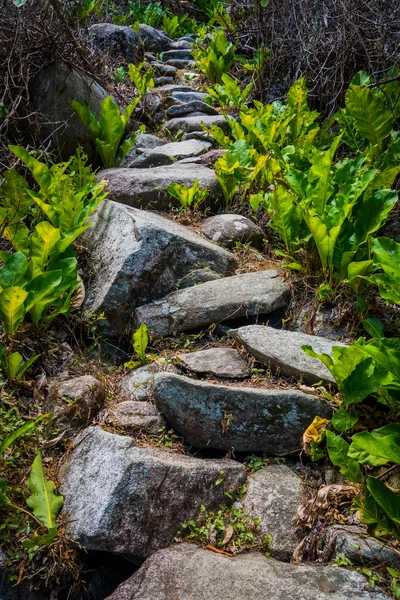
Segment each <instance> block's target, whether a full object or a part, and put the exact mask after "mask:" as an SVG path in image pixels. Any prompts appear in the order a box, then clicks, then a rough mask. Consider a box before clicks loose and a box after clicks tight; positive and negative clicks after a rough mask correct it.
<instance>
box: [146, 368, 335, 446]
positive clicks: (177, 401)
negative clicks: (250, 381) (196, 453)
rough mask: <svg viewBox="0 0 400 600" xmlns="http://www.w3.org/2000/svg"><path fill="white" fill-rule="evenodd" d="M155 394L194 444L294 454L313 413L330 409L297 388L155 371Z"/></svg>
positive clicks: (322, 413) (172, 422) (328, 413)
mask: <svg viewBox="0 0 400 600" xmlns="http://www.w3.org/2000/svg"><path fill="white" fill-rule="evenodd" d="M153 395H154V398H155V401H156V404H157V407H158V408H159V410H160V411H161V412H162V414H163V415H164V417H165V419H166V421H167V422H168V423H169V425H170V426H171V427H172V428H173V429H174V430H175V431H177V432H178V433H179V434H180V435H182V436H183V438H184V439H185V442H186V443H187V444H190V445H192V446H195V447H196V448H206V447H207V448H216V449H219V450H231V449H232V448H234V449H235V450H236V451H238V452H241V451H244V452H268V453H269V454H275V455H278V456H285V455H288V454H298V453H299V452H300V450H301V437H302V435H303V433H304V431H305V429H307V427H308V426H309V425H310V424H311V423H312V421H313V419H314V417H316V416H317V415H319V416H321V417H327V418H329V417H330V416H331V414H332V409H331V408H330V407H329V405H328V404H327V403H326V402H324V401H323V400H320V399H319V398H317V397H316V396H312V395H310V394H305V393H304V392H301V391H299V390H280V389H275V390H270V389H264V388H251V387H246V386H242V387H241V386H237V385H236V386H227V385H221V384H218V385H216V384H212V383H207V382H205V381H199V380H196V379H190V378H189V377H184V376H182V375H175V374H173V373H158V374H157V375H156V376H155V378H154V387H153Z"/></svg>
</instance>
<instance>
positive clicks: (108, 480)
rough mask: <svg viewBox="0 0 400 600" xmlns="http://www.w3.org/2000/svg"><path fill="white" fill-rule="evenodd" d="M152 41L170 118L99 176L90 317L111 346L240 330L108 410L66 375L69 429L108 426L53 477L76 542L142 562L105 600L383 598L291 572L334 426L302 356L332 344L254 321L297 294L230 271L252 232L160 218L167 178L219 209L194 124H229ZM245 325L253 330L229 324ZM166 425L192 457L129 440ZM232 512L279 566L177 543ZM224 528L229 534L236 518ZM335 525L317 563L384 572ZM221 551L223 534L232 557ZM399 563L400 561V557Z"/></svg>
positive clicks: (250, 226) (263, 276)
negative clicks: (259, 456) (242, 517)
mask: <svg viewBox="0 0 400 600" xmlns="http://www.w3.org/2000/svg"><path fill="white" fill-rule="evenodd" d="M94 27H95V28H96V31H95V32H94V33H95V34H96V35H97V39H98V40H101V39H103V40H104V38H105V36H106V34H107V31H105V29H107V28H104V27H103V29H102V26H101V25H100V26H99V25H97V26H94ZM112 27H113V28H114V29H115V27H116V26H112ZM131 31H132V30H131ZM147 31H148V30H147ZM143 32H144V33H145V31H144V30H141V32H139V34H140V35H142V39H143V35H144V33H143ZM158 33H159V34H160V35H159V36H158V37H157V35H156V34H155V33H153V32H151V35H152V36H153V37H152V39H153V38H154V40H153V42H152V43H148V44H147V48H146V49H147V54H146V59H147V60H148V61H149V62H150V64H151V65H152V66H153V67H154V68H155V70H156V75H157V84H158V87H156V88H155V90H154V91H153V92H152V94H155V95H156V96H157V98H158V99H159V104H160V106H161V109H162V110H163V111H164V115H165V119H166V120H165V124H164V130H163V132H162V134H163V137H162V138H161V137H156V136H153V135H149V134H143V135H142V136H141V137H140V138H139V140H138V142H137V144H136V145H135V147H134V148H133V149H132V150H131V152H130V153H129V155H128V156H127V157H126V159H125V161H124V165H123V167H121V168H118V169H108V170H106V171H102V172H100V173H99V177H100V178H106V179H107V180H108V181H109V186H108V189H109V191H110V195H109V200H107V201H105V202H104V203H103V204H102V205H101V206H100V207H99V209H98V211H97V213H96V214H95V215H94V218H93V221H94V226H93V227H92V228H90V229H89V230H88V231H87V232H86V233H85V236H84V245H85V247H86V248H87V262H88V264H89V265H90V276H88V277H87V279H86V285H87V292H86V301H85V310H86V311H87V312H90V313H92V312H94V311H99V312H101V313H103V314H104V320H103V321H101V322H100V325H101V328H102V332H103V334H104V336H106V338H107V339H109V340H111V341H112V343H113V344H118V342H119V340H120V339H121V336H122V334H123V333H124V332H126V331H127V329H128V330H130V331H133V330H135V329H136V327H137V326H138V325H139V324H140V323H141V322H144V323H146V325H147V326H148V329H149V331H150V333H151V335H152V339H153V340H156V339H162V338H165V337H169V336H174V335H177V334H180V333H181V332H192V331H198V330H199V329H204V328H207V327H208V326H210V325H212V324H218V323H223V324H224V325H225V326H226V327H225V329H224V331H226V330H228V329H229V328H230V327H232V330H231V331H229V334H228V337H226V338H224V340H221V343H220V344H219V345H218V344H216V345H215V346H212V347H210V348H208V349H206V350H200V351H194V352H182V349H181V350H179V351H178V352H177V353H176V356H175V358H174V360H173V362H172V364H169V363H168V362H165V364H162V361H157V364H153V365H147V366H143V367H141V368H140V369H136V370H134V371H132V372H131V373H129V374H128V375H126V376H125V377H124V379H123V380H122V382H121V384H120V388H119V392H118V394H117V396H116V398H115V401H114V402H113V404H112V405H107V404H105V400H104V390H102V389H99V386H98V382H96V380H95V381H94V382H93V381H82V379H84V378H78V379H79V381H78V380H73V382H72V387H73V388H74V389H75V390H78V392H77V393H76V395H75V396H76V404H74V406H75V407H76V406H78V407H79V411H76V410H75V412H73V414H72V413H70V414H69V417H68V419H67V420H68V430H69V432H71V428H72V429H75V431H76V430H78V429H81V427H82V424H84V423H87V422H88V420H89V419H91V418H93V416H94V415H95V414H96V412H98V411H99V410H100V409H102V411H103V412H102V413H101V414H100V415H99V418H98V421H99V422H102V423H103V427H105V429H103V428H102V427H101V426H100V425H97V426H92V427H89V428H86V429H83V430H82V429H81V431H80V433H79V435H78V436H77V437H76V438H75V441H74V449H73V451H72V453H71V454H70V456H69V458H68V461H67V462H66V464H65V465H64V467H63V469H62V471H61V474H60V479H61V483H62V484H61V491H62V493H63V495H64V497H65V506H64V509H63V514H64V516H65V517H66V518H67V520H68V523H69V525H68V528H69V531H68V533H69V534H70V535H71V536H72V537H73V538H74V539H75V540H77V541H78V542H79V543H80V544H82V546H84V547H85V548H87V549H89V550H95V551H106V552H110V553H113V554H115V555H118V556H121V557H125V558H128V559H130V560H132V561H134V562H135V563H137V564H140V563H141V562H142V561H145V562H144V564H143V566H142V567H141V568H139V569H138V571H137V572H136V573H135V574H134V575H133V576H132V577H131V578H130V579H128V580H127V581H126V582H124V583H122V584H121V586H120V587H119V588H118V589H117V590H116V591H115V592H114V593H113V594H112V596H110V597H109V598H110V600H111V599H112V600H134V599H138V600H139V599H140V600H177V599H178V598H179V600H203V599H206V598H207V600H220V599H221V598H225V599H226V600H239V599H240V600H243V599H246V600H258V599H260V600H261V598H263V599H264V598H269V599H270V600H275V599H276V600H278V599H279V600H285V599H286V598H287V599H288V600H289V599H290V600H296V599H297V600H300V599H305V598H307V599H311V598H318V599H321V600H323V599H325V598H326V599H328V598H329V599H330V600H344V599H346V600H347V598H355V599H357V600H364V599H365V600H366V599H371V600H372V599H374V600H383V599H384V598H387V596H386V595H385V594H383V593H382V592H381V591H379V589H378V588H375V589H372V588H371V587H370V586H369V584H368V581H367V579H366V578H365V577H363V576H362V575H360V574H358V573H356V572H353V571H349V570H345V569H342V568H333V567H332V566H323V565H322V564H318V563H308V564H299V565H295V564H290V562H289V561H290V560H291V557H292V554H293V552H294V551H295V550H296V548H297V547H298V545H299V543H301V541H302V539H304V537H305V535H307V534H308V533H309V532H308V531H307V530H306V529H302V530H297V528H296V519H297V516H298V514H299V513H300V512H301V511H302V510H303V509H302V508H301V506H302V504H304V502H305V501H306V500H307V490H306V488H305V487H304V482H303V478H302V477H301V476H302V474H304V468H303V467H302V465H301V463H300V460H299V457H300V452H301V438H302V434H303V432H304V430H305V429H306V428H307V427H308V425H310V423H311V422H312V421H313V419H314V417H315V416H317V415H318V416H321V417H325V418H330V416H331V414H332V411H331V408H330V406H329V404H328V403H327V402H326V401H325V400H324V399H322V398H320V397H318V396H317V395H315V393H314V392H313V390H312V389H311V388H310V387H307V386H308V385H310V384H313V383H317V382H319V381H321V380H322V381H324V382H325V383H327V384H330V383H332V379H331V376H330V374H329V372H328V371H327V370H326V369H325V367H323V365H322V364H321V363H320V362H319V361H317V360H315V359H312V358H309V357H307V356H306V355H305V354H304V353H303V352H302V351H301V346H302V345H303V344H311V345H312V346H313V347H314V348H315V349H316V350H317V351H319V352H327V353H330V352H331V349H332V345H333V342H332V341H331V340H328V339H325V338H318V337H315V336H307V335H305V334H303V333H299V332H289V331H284V330H282V329H276V328H272V327H270V326H267V325H263V324H259V323H268V322H269V321H270V318H271V316H273V315H277V314H278V315H282V314H283V311H284V310H285V308H286V307H287V305H288V302H289V288H288V285H287V284H286V283H285V281H284V280H283V279H282V277H281V274H280V273H279V272H278V271H276V270H271V269H270V270H264V271H256V272H249V273H240V274H237V273H236V270H237V268H238V262H237V258H236V257H235V253H234V252H231V251H230V250H229V248H230V249H232V248H233V247H234V245H235V243H236V242H245V243H250V244H253V245H254V247H256V248H257V247H258V248H259V247H261V245H262V240H263V231H262V230H260V228H259V227H257V226H256V225H255V224H254V223H253V222H252V221H249V220H248V219H246V218H244V217H242V216H237V215H231V214H230V215H217V216H212V217H209V218H207V219H205V220H204V223H203V224H202V227H201V234H200V233H199V234H196V233H194V231H193V230H192V229H190V228H188V227H185V226H183V225H180V224H178V223H177V222H175V221H173V220H171V219H169V218H168V216H164V215H161V214H160V212H161V211H162V212H164V213H166V212H167V211H168V209H169V208H170V206H171V203H173V202H174V200H173V198H171V196H170V195H169V194H168V192H167V188H168V186H169V185H170V184H171V183H176V182H178V183H183V184H186V185H188V186H191V185H192V184H193V183H194V181H195V180H199V183H200V187H207V188H208V189H209V190H210V202H211V203H214V205H215V203H217V204H218V203H219V202H220V200H221V198H222V194H221V190H220V188H219V185H218V183H217V181H216V177H215V173H214V171H213V169H212V168H211V167H210V166H209V165H211V164H212V161H213V156H214V157H215V156H218V152H217V153H216V154H215V151H216V149H215V147H214V143H213V140H212V139H211V138H210V136H209V135H208V134H206V133H205V132H204V130H203V127H202V124H204V125H207V126H210V125H213V124H217V125H219V126H220V127H222V128H225V127H226V125H227V123H226V120H225V118H224V117H223V116H221V115H219V114H218V112H217V111H216V110H215V109H214V108H213V107H210V106H209V105H208V104H206V103H205V102H204V98H205V94H204V93H201V92H199V91H197V90H196V89H195V86H194V85H190V84H189V82H190V81H196V74H195V73H193V72H192V69H193V67H194V63H193V60H192V56H191V44H192V41H193V40H192V39H191V38H190V37H189V38H187V37H185V38H182V39H180V40H177V41H176V42H172V41H171V40H169V41H166V40H165V36H164V35H161V33H160V32H158ZM139 34H138V35H139ZM148 34H149V32H148ZM110 35H111V33H110ZM129 35H131V34H129ZM135 35H136V34H135ZM149 35H150V34H149ZM146 39H147V38H146ZM157 40H158V41H157ZM160 40H161V41H160ZM157 44H158V45H157ZM160 44H161V46H162V50H161V51H162V60H159V59H158V58H157V53H159V51H160ZM178 132H180V137H179V141H176V140H175V139H174V136H175V135H176V134H177V133H178ZM213 153H214V154H213ZM207 156H209V157H210V158H209V161H208V162H207ZM206 165H208V166H206ZM220 205H222V203H221V204H220ZM175 206H176V205H175ZM215 242H217V243H218V244H217V243H215ZM87 275H89V274H87ZM239 318H240V319H242V321H243V323H244V326H237V323H238V322H237V319H239ZM278 318H279V317H278ZM254 364H258V365H265V367H267V368H268V369H270V370H271V373H272V374H273V377H272V378H270V379H268V377H261V378H260V375H259V371H257V370H256V371H254V370H253V366H254ZM282 376H284V377H285V379H281V380H280V381H279V377H282ZM66 383H68V382H64V384H63V385H64V386H65V385H66ZM305 384H306V385H305ZM88 390H89V392H88ZM65 395H67V396H68V397H73V393H72V392H71V391H69V392H68V393H67V392H65V390H63V389H58V388H57V389H55V388H54V389H53V391H52V394H51V395H50V396H49V408H51V409H52V410H53V411H55V412H56V414H60V416H59V419H60V421H59V423H60V425H61V426H62V424H63V421H62V419H63V418H65V410H66V409H65V406H64V409H63V410H62V408H60V407H62V401H61V399H62V397H63V396H65ZM57 407H59V408H60V411H59V413H57V410H56V409H57ZM68 408H70V407H68ZM63 415H64V417H63ZM164 425H165V427H166V429H170V428H173V430H174V431H175V432H176V434H177V435H178V436H180V437H181V438H183V440H184V443H185V445H186V454H184V453H182V452H179V451H178V450H176V449H168V448H165V447H164V448H163V447H154V446H152V445H151V444H150V443H149V444H147V445H146V444H143V443H141V444H138V443H137V442H136V441H135V439H134V438H133V437H131V436H130V435H129V433H130V432H131V431H132V430H135V431H142V432H144V433H145V434H147V435H151V434H155V433H157V432H159V431H160V429H161V428H162V427H163V426H164ZM116 430H117V431H118V433H115V431H116ZM149 439H150V438H149ZM241 452H246V453H250V454H252V453H263V452H264V453H267V454H268V455H270V456H271V459H270V461H269V462H268V461H264V462H262V464H261V468H260V469H259V470H257V471H255V472H253V473H250V474H249V472H248V471H247V470H246V468H245V466H244V465H243V457H242V455H240V453H241ZM222 456H230V458H226V457H225V458H221V457H222ZM238 457H239V458H240V460H239V459H238ZM282 459H285V460H282ZM310 471H311V472H312V469H311V470H310ZM314 477H315V481H316V482H317V485H319V486H323V487H322V489H325V492H326V493H328V492H329V489H328V488H329V487H330V486H332V485H335V483H332V482H331V481H330V480H329V477H328V474H325V475H324V474H322V475H321V473H320V472H318V473H317V471H316V470H315V473H314ZM305 499H306V500H305ZM233 503H235V504H234V506H236V507H239V508H240V509H243V510H244V511H245V513H246V514H247V515H250V516H251V518H252V519H256V521H257V523H258V533H257V535H258V536H266V535H268V536H270V541H269V553H270V557H266V556H265V554H263V553H262V552H260V551H255V549H254V548H253V551H250V552H247V553H244V554H239V555H238V556H231V555H230V554H231V553H230V552H229V551H228V552H226V555H225V556H224V555H223V554H221V553H220V554H218V553H216V552H213V551H210V550H207V549H201V548H200V547H198V546H195V545H192V544H187V543H182V544H176V545H174V542H175V541H176V540H177V537H179V536H178V533H177V532H178V530H180V528H181V524H182V523H183V522H187V521H192V520H193V521H195V520H196V519H197V518H198V517H199V515H200V514H201V511H202V510H203V511H204V510H206V511H218V509H219V506H220V505H221V504H225V505H228V506H229V505H232V504H233ZM203 507H204V508H203ZM224 527H225V534H226V535H227V537H228V538H229V531H230V530H229V527H230V523H229V520H227V521H226V522H225V523H224ZM327 529H328V530H329V531H328V532H325V534H324V535H326V536H327V537H329V539H330V540H331V544H330V546H329V552H328V551H326V552H325V554H324V556H323V561H324V562H325V563H328V562H329V561H331V560H332V559H334V558H335V556H336V554H338V553H339V552H344V553H346V552H350V551H352V553H353V554H352V561H353V563H354V564H368V565H376V564H379V563H380V562H381V557H382V552H383V547H382V546H381V545H380V544H378V543H377V542H374V543H373V544H375V545H372V546H371V545H368V547H367V549H366V548H365V543H364V537H365V532H364V530H362V529H361V528H360V527H358V526H356V527H355V528H353V529H351V528H346V535H347V536H350V537H348V538H346V539H344V533H343V531H342V530H341V529H340V528H339V530H335V529H334V528H333V527H328V528H327ZM343 529H344V528H343ZM349 531H350V533H349ZM215 536H216V533H215V534H214V540H215ZM211 539H212V536H211ZM321 539H322V534H321ZM214 543H215V542H214ZM171 544H172V546H171ZM210 545H211V546H213V543H212V542H210ZM249 545H250V546H251V544H249ZM355 547H357V548H358V550H357V551H355ZM371 548H372V550H371ZM227 549H229V539H228V541H227V542H226V543H225V544H224V545H223V550H222V552H224V551H225V550H227ZM391 559H392V560H393V561H394V564H397V566H398V564H399V563H398V560H397V556H396V557H395V558H393V556H392V558H391ZM396 561H397V562H396Z"/></svg>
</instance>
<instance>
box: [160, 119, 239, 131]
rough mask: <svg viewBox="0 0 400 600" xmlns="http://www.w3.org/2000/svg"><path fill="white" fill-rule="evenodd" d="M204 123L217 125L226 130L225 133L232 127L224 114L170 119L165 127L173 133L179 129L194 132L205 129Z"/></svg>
mask: <svg viewBox="0 0 400 600" xmlns="http://www.w3.org/2000/svg"><path fill="white" fill-rule="evenodd" d="M202 125H205V126H206V127H212V126H213V125H217V126H218V127H221V129H223V130H224V132H225V133H229V131H230V127H229V123H228V121H227V120H226V119H225V117H223V116H222V115H206V116H203V117H194V116H189V117H179V118H176V119H169V120H168V121H165V123H164V127H165V129H168V131H170V132H171V133H172V134H173V135H175V133H178V131H179V130H180V131H184V132H186V133H192V132H193V131H203V127H202Z"/></svg>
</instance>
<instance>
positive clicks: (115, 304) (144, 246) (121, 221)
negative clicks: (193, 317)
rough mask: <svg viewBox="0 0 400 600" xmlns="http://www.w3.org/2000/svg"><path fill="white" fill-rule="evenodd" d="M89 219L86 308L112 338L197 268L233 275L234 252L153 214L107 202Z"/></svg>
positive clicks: (85, 239) (85, 236) (86, 237)
mask: <svg viewBox="0 0 400 600" xmlns="http://www.w3.org/2000/svg"><path fill="white" fill-rule="evenodd" d="M135 172H137V171H135ZM91 221H92V222H93V223H94V225H93V226H92V227H91V228H89V229H88V230H87V231H86V232H85V234H84V236H83V238H82V240H83V243H84V245H85V246H86V248H87V252H88V256H87V258H88V261H87V264H88V265H89V269H90V272H89V273H88V275H89V276H90V279H89V281H88V283H87V289H86V299H85V305H84V307H85V310H86V311H87V312H89V313H93V312H95V311H99V312H102V313H104V316H105V319H104V320H102V321H100V322H99V326H100V327H101V329H102V331H103V333H105V334H107V335H108V336H111V337H115V336H118V335H120V334H121V333H123V332H124V331H125V330H127V329H129V326H130V323H131V321H132V318H133V311H134V309H135V307H136V306H137V305H140V304H145V303H146V302H151V301H152V300H154V299H156V298H161V297H163V296H165V294H168V293H169V292H171V290H173V289H174V288H175V285H176V283H177V282H178V281H179V280H180V279H181V278H182V277H183V276H184V275H186V274H187V273H188V272H189V271H191V270H192V269H193V268H197V267H198V266H202V267H210V268H211V269H212V270H214V271H216V272H218V273H220V274H221V275H229V274H231V273H233V272H234V271H235V268H236V259H235V258H234V256H233V255H232V254H230V253H229V252H227V251H226V250H223V249H221V248H218V247H216V246H215V245H214V244H211V242H208V241H206V240H204V238H202V237H201V236H198V235H196V234H195V233H193V232H192V231H191V230H190V229H189V228H186V227H184V226H182V225H179V224H177V223H174V222H173V221H170V220H169V219H166V218H164V217H161V216H160V215H158V214H156V213H154V212H147V211H142V210H138V209H134V208H128V207H127V206H123V205H122V204H117V203H115V202H111V201H109V200H106V201H104V202H103V203H102V204H101V205H100V206H99V208H98V209H97V210H96V212H95V213H94V214H93V215H92V217H91Z"/></svg>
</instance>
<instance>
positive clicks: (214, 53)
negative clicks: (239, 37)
mask: <svg viewBox="0 0 400 600" xmlns="http://www.w3.org/2000/svg"><path fill="white" fill-rule="evenodd" d="M235 50H236V46H235V45H234V44H232V43H231V42H230V41H229V40H228V38H227V37H226V35H225V33H224V31H222V30H221V31H217V32H216V33H215V34H214V36H213V37H212V39H211V40H210V42H209V44H208V46H198V47H197V48H195V49H194V50H193V57H194V59H195V61H196V64H197V67H198V69H199V70H200V71H201V72H202V73H204V75H205V76H206V77H207V79H209V81H211V83H216V82H218V81H220V80H221V76H222V75H223V74H224V73H227V72H228V71H229V69H230V68H231V66H232V65H233V61H234V57H235Z"/></svg>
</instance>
